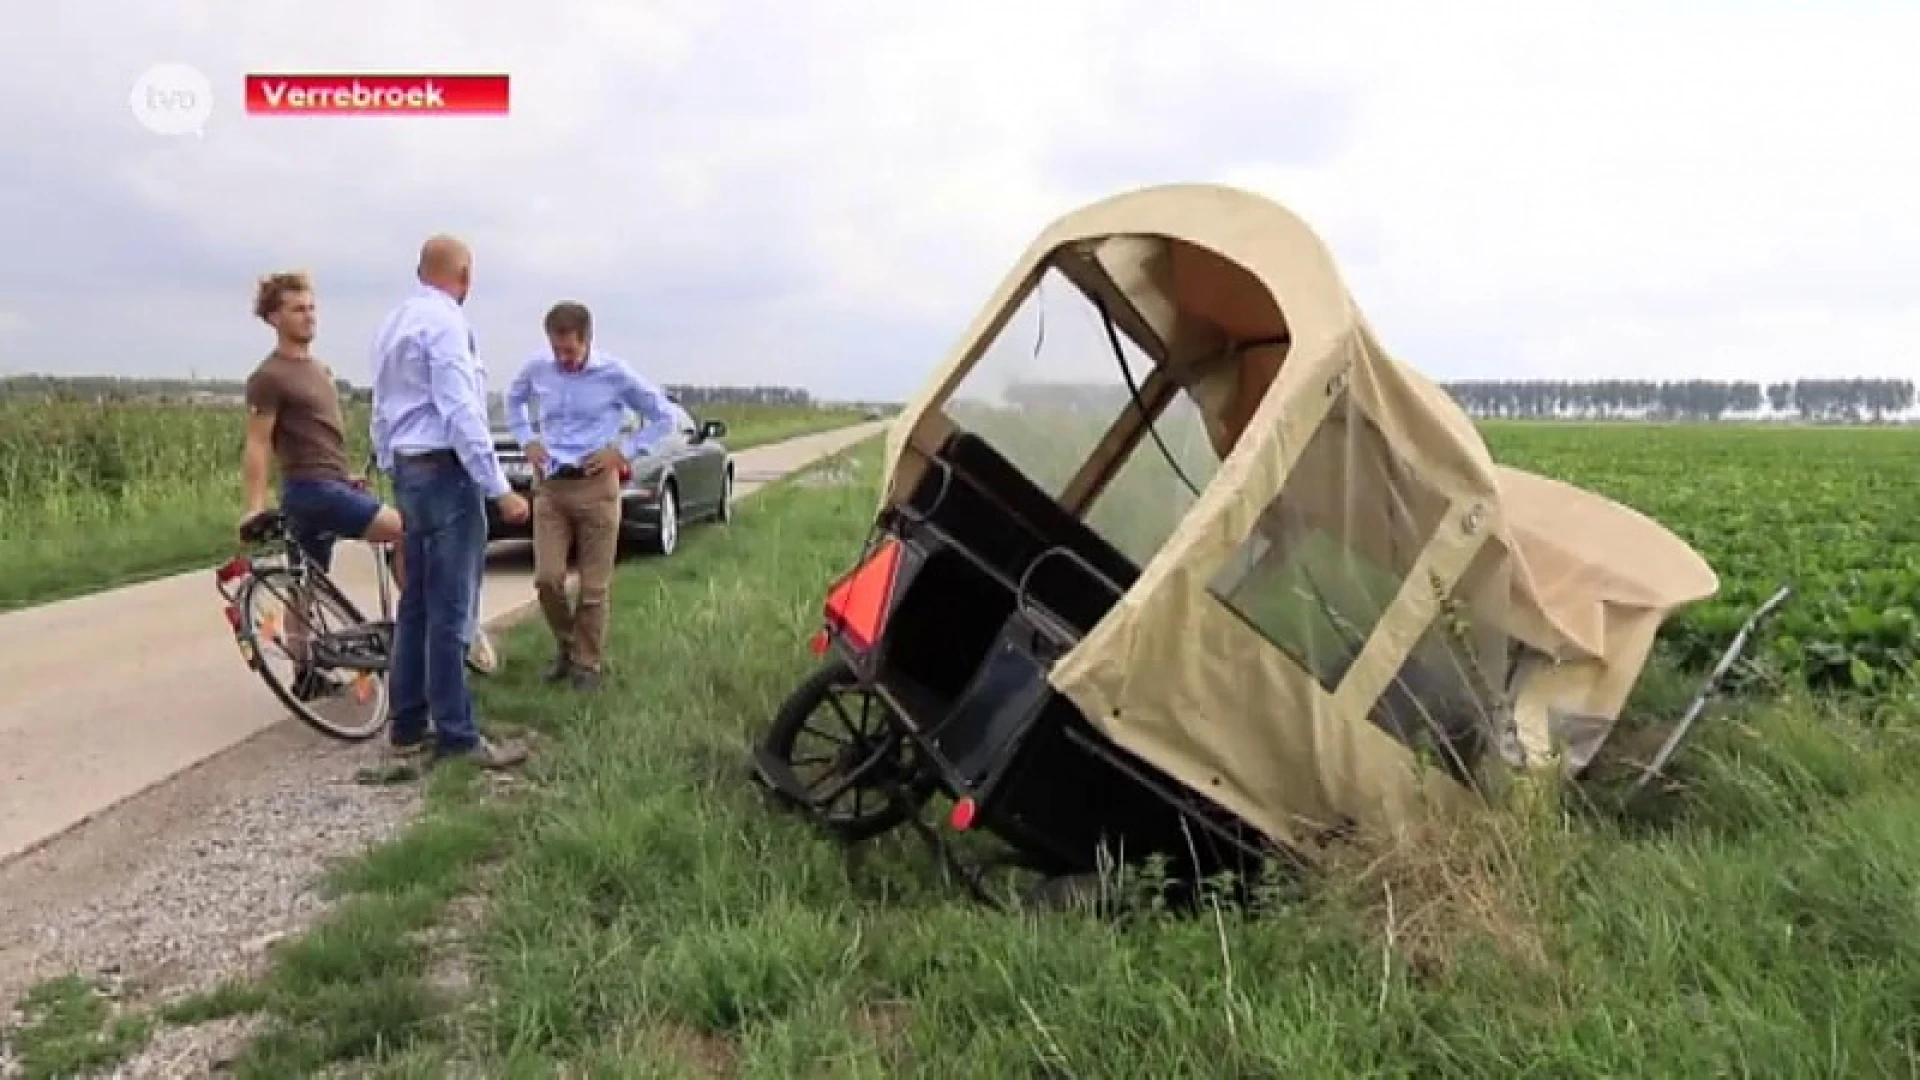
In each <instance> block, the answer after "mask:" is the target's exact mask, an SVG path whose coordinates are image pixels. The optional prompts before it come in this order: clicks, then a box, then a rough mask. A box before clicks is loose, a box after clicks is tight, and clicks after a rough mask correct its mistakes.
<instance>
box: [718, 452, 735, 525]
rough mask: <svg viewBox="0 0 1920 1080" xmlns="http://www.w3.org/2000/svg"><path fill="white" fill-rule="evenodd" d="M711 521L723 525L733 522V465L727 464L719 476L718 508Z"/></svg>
mask: <svg viewBox="0 0 1920 1080" xmlns="http://www.w3.org/2000/svg"><path fill="white" fill-rule="evenodd" d="M713 520H715V521H717V522H719V523H720V524H722V525H725V524H726V523H727V522H729V521H732V520H733V465H732V464H728V465H727V470H726V472H724V473H722V474H721V475H720V508H719V509H718V510H716V511H714V513H713Z"/></svg>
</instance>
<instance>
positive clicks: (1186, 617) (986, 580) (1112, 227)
mask: <svg viewBox="0 0 1920 1080" xmlns="http://www.w3.org/2000/svg"><path fill="white" fill-rule="evenodd" d="M876 520H877V525H878V528H877V530H876V538H875V544H874V545H873V547H872V548H871V549H870V551H869V553H868V557H867V558H866V559H865V561H864V562H863V564H862V567H861V569H860V570H859V571H857V572H856V573H853V574H850V575H849V576H848V577H847V578H846V579H844V580H843V581H842V582H840V583H838V584H837V585H836V589H835V592H834V594H833V596H832V597H830V599H829V603H828V605H827V608H828V622H829V629H830V631H831V635H832V638H833V641H834V644H835V647H836V648H837V649H839V650H840V651H841V652H842V653H843V654H844V655H845V656H846V657H847V658H848V660H847V665H848V669H849V671H851V672H852V673H853V675H854V677H855V678H856V679H857V680H858V681H859V682H860V683H862V684H863V685H865V686H867V687H870V688H872V689H873V690H874V691H875V692H876V693H878V694H879V695H880V696H881V697H883V698H884V699H885V701H886V702H887V704H888V705H889V707H890V710H891V713H892V716H893V721H892V722H893V724H894V725H895V726H896V727H898V728H899V729H900V731H901V734H902V735H903V737H904V739H905V741H906V742H907V743H908V744H910V746H911V747H912V748H913V749H914V750H915V752H916V753H915V760H916V761H917V762H918V763H919V764H918V765H917V766H916V769H917V770H918V772H917V774H916V778H915V780H914V783H915V784H917V785H918V790H919V791H920V792H921V793H922V794H924V793H925V792H926V791H928V790H933V789H945V791H946V792H947V794H949V795H951V796H952V797H954V798H955V799H956V800H957V803H956V806H958V807H960V808H961V816H964V817H965V818H967V819H969V820H971V819H973V818H975V817H977V818H978V819H979V820H980V821H982V822H985V823H986V824H987V825H988V826H989V827H990V828H992V829H994V831H996V832H997V833H999V834H1001V835H1002V836H1004V837H1005V838H1007V839H1008V840H1009V841H1010V842H1012V843H1013V844H1014V845H1015V846H1017V847H1022V848H1026V849H1029V850H1035V851H1041V852H1045V853H1048V854H1049V855H1050V856H1051V857H1053V858H1054V859H1055V861H1056V862H1057V863H1058V865H1059V866H1060V867H1065V868H1071V867H1072V866H1075V865H1081V864H1084V863H1085V862H1086V861H1087V860H1089V859H1090V858H1092V849H1093V848H1095V847H1100V848H1112V847H1119V848H1127V847H1129V846H1130V847H1132V848H1133V849H1134V850H1135V853H1136V854H1138V853H1145V852H1163V853H1171V854H1175V855H1178V854H1180V853H1182V852H1185V853H1188V854H1190V855H1192V856H1194V857H1195V859H1196V860H1197V862H1198V863H1200V864H1202V865H1195V866H1193V867H1192V870H1193V871H1194V872H1195V873H1207V872H1210V871H1212V870H1215V869H1218V868H1220V867H1221V866H1222V865H1231V864H1232V863H1233V862H1234V861H1235V860H1234V859H1233V858H1230V857H1228V855H1225V854H1222V855H1220V856H1219V857H1208V856H1206V855H1205V854H1204V853H1203V849H1205V850H1212V851H1216V852H1224V853H1244V852H1246V851H1248V850H1251V849H1252V848H1255V847H1259V846H1261V844H1264V845H1269V846H1271V847H1274V848H1277V849H1283V850H1287V851H1292V852H1304V851H1308V850H1310V849H1311V848H1313V847H1314V846H1315V845H1316V843H1317V842H1318V841H1319V840H1320V839H1321V838H1323V837H1325V836H1327V835H1329V834H1333V833H1336V832H1339V831H1344V830H1346V829H1348V828H1352V827H1355V826H1358V827H1361V828H1368V829H1393V828H1396V827H1398V826H1399V825H1401V824H1404V823H1406V822H1407V821H1409V820H1411V819H1412V818H1414V817H1415V816H1419V815H1426V814H1431V813H1435V812H1445V811H1446V810H1447V809H1448V808H1449V807H1454V806H1459V805H1462V804H1463V803H1464V801H1465V800H1469V799H1472V798H1474V797H1475V796H1476V791H1478V790H1479V789H1481V788H1482V786H1483V785H1485V784H1486V783H1488V782H1489V781H1490V780H1494V779H1497V778H1498V776H1499V775H1500V774H1501V773H1502V772H1503V771H1511V770H1532V769H1553V768H1571V769H1578V768H1580V767H1582V766H1584V765H1585V764H1586V762H1587V761H1589V760H1590V759H1591V757H1592V755H1593V754H1594V752H1595V751H1596V750H1597V748H1598V747H1599V745H1600V744H1601V743H1602V742H1603V741H1604V740H1605V738H1606V736H1607V734H1608V733H1609V731H1610V730H1611V727H1612V725H1613V722H1614V720H1615V718H1616V717H1617V716H1618V713H1619V710H1620V708H1621V706H1622V705H1623V703H1624V702H1625V700H1626V697H1627V695H1628V692H1629V691H1630V689H1631V688H1632V685H1633V683H1634V681H1635V679H1636V677H1637V675H1638V674H1639V672H1640V669H1641V667H1642V665H1643V664H1644V662H1645V660H1646V658H1647V655H1648V653H1649V650H1650V649H1651V647H1652V644H1653V639H1654V635H1655V633H1656V631H1657V630H1658V628H1659V626H1660V624H1661V622H1662V620H1663V619H1664V618H1665V617H1666V616H1667V615H1668V614H1670V613H1671V612H1672V611H1673V610H1674V609H1676V608H1677V607H1679V606H1681V605H1684V604H1687V603H1689V602H1692V601H1695V600H1698V599H1700V598H1703V597H1706V596H1708V595H1710V594H1711V593H1712V592H1713V591H1714V590H1715V588H1716V587H1717V582H1716V579H1715V577H1714V574H1713V572H1712V571H1711V570H1710V569H1709V568H1708V567H1707V565H1706V564H1705V562H1704V561H1703V560H1702V559H1701V558H1700V557H1699V556H1698V555H1697V554H1696V553H1695V552H1694V551H1693V550H1692V549H1691V548H1689V547H1688V546H1687V545H1686V544H1685V543H1683V542H1682V541H1681V540H1680V539H1678V538H1677V537H1675V536H1674V535H1673V534H1671V533H1670V532H1668V531H1667V530H1666V529H1664V528H1663V527H1661V526H1660V525H1658V524H1657V523H1655V522H1653V521H1650V520H1648V519H1647V518H1645V517H1643V516H1641V515H1639V514H1638V513H1636V512H1634V511H1632V510H1630V509H1628V508H1626V507H1623V506H1620V505H1618V504H1616V503H1613V502H1611V501H1608V500H1606V499H1604V498H1601V497H1599V496H1597V495H1594V494H1592V493H1589V492H1586V491H1583V490H1580V489H1578V488H1574V487H1571V486H1569V485H1566V484H1562V483H1559V482H1556V481H1552V480H1549V479H1546V478H1544V477H1539V476H1535V475H1532V474H1529V473H1526V472H1523V471H1520V470H1516V469H1512V468H1508V467H1504V466H1500V465H1497V464H1496V463H1494V461H1493V460H1492V459H1491V457H1490V455H1489V453H1488V451H1487V448H1486V446H1485V444H1484V443H1483V442H1482V440H1481V438H1480V436H1479V433H1478V432H1477V430H1476V429H1475V427H1474V425H1473V424H1472V422H1471V421H1470V419H1469V418H1468V417H1467V416H1466V415H1465V414H1464V413H1463V412H1462V411H1461V410H1460V409H1459V407H1458V406H1457V405H1456V404H1455V403H1454V402H1453V400H1452V399H1451V398H1450V397H1448V396H1447V395H1446V394H1445V393H1444V392H1443V391H1442V390H1440V389H1439V388H1438V387H1437V386H1436V385H1435V384H1433V383H1431V382H1429V381H1428V380H1426V379H1425V378H1423V377H1422V376H1421V375H1420V374H1418V373H1417V372H1415V371H1413V370H1412V369H1410V368H1408V367H1407V366H1405V365H1403V364H1401V363H1399V362H1398V361H1396V360H1395V359H1394V358H1393V357H1392V356H1391V355H1389V354H1388V352H1387V351H1386V350H1385V349H1384V348H1383V347H1382V346H1381V344H1380V343H1379V341H1378V340H1377V339H1376V337H1375V336H1374V334H1373V332H1372V330H1371V328H1370V327H1369V326H1368V324H1367V321H1366V319H1365V317H1364V316H1363V315H1362V313H1361V312H1360V310H1359V309H1358V307H1357V306H1356V304H1355V303H1354V301H1353V299H1352V297H1351V296H1350V295H1349V293H1348V292H1347V289H1346V287H1345V286H1344V284H1343V283H1342V281H1341V279H1340V276H1339V274H1338V272H1337V271H1336V268H1335V266H1334V264H1333V262H1332V259H1331V257H1330V255H1329V253H1328V251H1327V249H1326V248H1325V246H1324V245H1323V244H1322V243H1321V241H1320V240H1319V239H1318V238H1317V237H1316V236H1315V235H1314V234H1313V233H1312V231H1311V230H1309V229H1308V228H1307V226H1306V225H1305V224H1304V223H1302V222H1301V221H1300V220H1299V219H1298V218H1296V217H1295V216H1294V215H1292V214H1291V213H1289V212H1288V211H1286V210H1285V209H1283V208H1282V207H1280V206H1277V205H1275V204H1274V203H1272V202H1269V201H1267V200H1265V199H1262V198H1260V197H1258V196H1255V195H1253V194H1250V193H1247V192H1243V191H1238V190H1234V189H1230V188H1224V187H1218V186H1208V185H1173V186H1165V187H1157V188H1150V189H1146V190H1141V191H1136V192H1132V193H1128V194H1123V195H1120V196H1118V197H1115V198H1111V199H1108V200H1106V201H1103V202H1100V203H1097V204H1094V205H1092V206H1089V207H1087V208H1085V209H1082V210H1080V211H1078V212H1076V213H1073V214H1071V215H1069V216H1067V217H1066V218H1064V219H1062V220H1060V221H1058V222H1057V223H1055V224H1054V225H1053V226H1052V227H1051V228H1049V229H1048V230H1047V231H1046V232H1045V233H1044V234H1043V235H1042V236H1041V237H1040V238H1039V239H1038V240H1036V241H1035V243H1034V244H1033V245H1032V246H1031V247H1030V248H1029V249H1028V250H1027V252H1026V253H1025V254H1024V255H1023V256H1022V257H1021V259H1020V260H1019V262H1018V263H1017V264H1016V265H1015V266H1014V268H1013V269H1012V270H1011V272H1010V273H1009V274H1008V275H1007V277H1006V278H1005V280H1004V281H1003V282H1002V284H1001V285H1000V287H999V289H998V291H997V292H996V293H995V295H994V296H993V297H992V298H991V299H990V300H989V301H988V302H987V303H986V305H985V306H984V308H983V309H982V311H981V313H980V314H979V316H978V317H977V318H976V320H975V321H974V323H973V325H972V326H971V327H969V328H968V330H967V331H966V333H965V334H964V335H963V337H962V338H961V340H960V342H959V343H958V345H957V346H956V347H955V348H954V350H953V352H952V353H951V355H950V356H949V357H948V358H947V360H946V361H945V362H944V363H943V364H942V365H941V367H940V369H939V370H938V371H937V372H936V373H935V374H934V376H933V377H932V378H931V380H930V381H929V383H928V385H927V386H926V388H925V390H924V391H923V393H922V394H921V395H920V396H919V398H918V399H916V400H915V401H913V402H911V403H910V404H909V405H908V406H907V407H906V408H905V410H904V411H903V412H902V413H901V414H900V416H899V417H898V419H897V420H896V421H895V423H894V424H893V426H892V428H891V430H890V432H889V435H888V439H887V446H886V471H885V477H884V480H883V483H882V490H881V495H880V506H879V514H878V517H877V519H876ZM910 786H911V785H910ZM1250 839H1253V840H1257V841H1258V843H1253V844H1250V843H1249V840H1250ZM1076 860H1078V861H1079V862H1078V863H1076Z"/></svg>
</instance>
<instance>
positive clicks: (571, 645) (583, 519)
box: [507, 302, 674, 690]
mask: <svg viewBox="0 0 1920 1080" xmlns="http://www.w3.org/2000/svg"><path fill="white" fill-rule="evenodd" d="M545 328H546V332H547V348H545V349H542V350H540V351H539V352H538V353H536V354H534V356H533V357H532V358H531V359H529V360H528V361H527V363H526V366H524V367H522V368H521V369H520V373H519V374H518V375H516V376H514V379H513V383H512V385H510V386H509V387H508V388H507V423H508V425H510V426H511V427H512V428H513V434H514V437H515V438H516V439H518V440H520V445H521V446H522V447H524V448H525V449H526V454H527V464H529V465H531V466H533V471H534V476H535V478H536V479H535V485H534V491H533V588H534V592H535V593H536V594H538V595H539V597H540V609H541V612H542V613H543V614H544V615H545V616H546V620H547V626H548V627H549V628H550V629H551V630H552V631H553V637H554V642H555V644H556V646H557V647H558V648H557V655H556V656H555V657H554V661H553V667H552V668H550V669H549V670H548V672H547V679H548V681H550V682H558V681H560V680H562V679H568V678H570V679H571V680H572V683H573V685H574V687H575V688H576V689H580V690H591V689H593V688H595V687H597V686H599V685H600V679H601V668H602V664H603V661H604V658H605V655H606V641H607V598H608V594H609V592H610V590H611V589H612V585H613V563H614V558H615V556H616V555H617V553H618V551H619V542H620V488H621V483H622V481H623V479H624V478H625V476H626V475H627V473H628V467H627V466H628V463H629V462H631V461H633V460H634V459H635V458H638V457H640V456H641V455H643V454H645V453H646V452H647V450H648V448H650V447H651V446H652V445H653V444H654V443H656V442H658V441H659V440H660V439H661V438H663V437H664V436H666V435H668V434H671V433H672V431H673V425H674V417H673V413H672V410H671V407H670V406H669V404H668V402H667V397H666V395H665V394H663V393H661V391H660V388H659V387H657V386H655V385H653V384H652V383H651V382H648V381H647V380H646V379H644V378H641V377H640V375H639V374H637V373H636V372H635V371H634V370H633V369H632V368H630V367H628V366H627V365H626V364H625V363H624V362H623V361H621V360H620V359H618V358H617V357H613V356H609V355H608V354H606V353H604V352H601V351H600V350H598V349H595V348H594V347H593V316H592V314H591V313H590V312H588V311H587V309H586V307H585V306H584V305H582V304H576V303H571V302H568V303H562V304H556V305H554V307H553V310H551V311H549V312H547V317H546V323H545ZM536 402H537V403H538V404H537V408H538V412H539V430H538V431H537V432H536V431H535V430H534V424H533V422H532V421H531V420H530V419H529V417H528V413H529V412H532V411H533V409H531V408H529V406H531V405H534V404H535V403H536ZM628 410H632V411H633V412H634V413H637V414H639V416H640V417H641V418H642V419H644V420H645V421H646V423H645V424H644V425H642V426H641V427H640V428H639V429H638V430H637V431H635V432H633V433H632V434H631V435H623V434H622V432H623V429H624V428H625V427H626V420H627V412H628ZM569 551H572V552H573V553H574V555H575V561H576V563H577V564H578V566H579V569H580V599H579V603H578V605H577V606H572V605H569V604H568V602H567V554H568V552H569Z"/></svg>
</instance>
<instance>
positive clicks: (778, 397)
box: [665, 385, 813, 409]
mask: <svg viewBox="0 0 1920 1080" xmlns="http://www.w3.org/2000/svg"><path fill="white" fill-rule="evenodd" d="M665 389H666V391H667V393H669V394H672V395H674V396H675V397H677V398H679V399H680V404H682V405H685V406H687V407H688V408H693V407H695V406H710V405H781V406H786V407H789V408H796V409H803V408H806V407H807V406H809V405H812V404H813V395H812V394H809V393H807V392H806V391H805V390H802V389H800V388H798V387H794V386H684V385H677V386H668V387H666V388H665Z"/></svg>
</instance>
